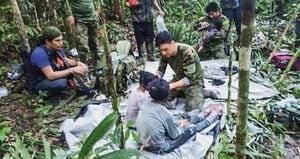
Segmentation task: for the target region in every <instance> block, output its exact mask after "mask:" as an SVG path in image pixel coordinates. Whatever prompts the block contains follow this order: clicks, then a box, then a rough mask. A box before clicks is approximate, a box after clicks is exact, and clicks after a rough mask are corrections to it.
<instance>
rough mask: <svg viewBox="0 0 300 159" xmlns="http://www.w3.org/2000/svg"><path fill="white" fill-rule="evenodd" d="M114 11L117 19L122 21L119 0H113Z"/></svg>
mask: <svg viewBox="0 0 300 159" xmlns="http://www.w3.org/2000/svg"><path fill="white" fill-rule="evenodd" d="M114 11H115V16H116V18H117V20H119V21H122V15H121V7H120V0H114Z"/></svg>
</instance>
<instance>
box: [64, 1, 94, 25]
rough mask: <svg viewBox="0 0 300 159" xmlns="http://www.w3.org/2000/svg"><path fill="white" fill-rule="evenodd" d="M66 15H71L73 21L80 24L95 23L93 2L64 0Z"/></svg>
mask: <svg viewBox="0 0 300 159" xmlns="http://www.w3.org/2000/svg"><path fill="white" fill-rule="evenodd" d="M66 5H67V6H66V7H67V9H68V14H69V15H73V16H74V17H75V20H76V21H78V22H82V23H95V22H96V20H97V18H96V11H95V4H94V1H93V0H66Z"/></svg>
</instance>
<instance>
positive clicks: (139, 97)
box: [126, 71, 155, 121]
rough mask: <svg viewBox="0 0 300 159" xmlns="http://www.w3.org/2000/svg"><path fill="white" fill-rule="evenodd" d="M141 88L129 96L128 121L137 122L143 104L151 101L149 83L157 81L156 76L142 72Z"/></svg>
mask: <svg viewBox="0 0 300 159" xmlns="http://www.w3.org/2000/svg"><path fill="white" fill-rule="evenodd" d="M139 74H140V79H139V87H138V88H137V89H135V90H133V91H132V92H131V93H130V94H129V95H128V101H127V114H126V119H127V121H129V120H134V121H135V120H136V117H137V115H138V112H139V109H140V106H141V104H142V103H143V102H145V101H147V100H150V98H149V93H148V91H147V90H146V88H147V86H148V83H149V82H151V81H152V80H154V79H155V76H154V75H153V74H152V73H150V72H146V71H140V72H139Z"/></svg>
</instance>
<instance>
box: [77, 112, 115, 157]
mask: <svg viewBox="0 0 300 159" xmlns="http://www.w3.org/2000/svg"><path fill="white" fill-rule="evenodd" d="M117 119H118V113H117V112H113V113H111V114H109V115H108V116H106V117H105V118H104V119H103V120H102V121H101V123H100V124H99V125H98V126H97V127H96V128H95V129H94V130H93V131H92V133H91V134H90V135H89V137H88V138H87V139H86V141H85V142H84V143H83V146H82V148H81V150H80V153H79V157H78V158H79V159H83V158H85V157H86V156H87V154H88V153H89V152H90V150H91V149H92V148H93V146H94V145H95V143H96V142H97V141H98V140H100V139H101V138H103V137H104V135H105V134H106V133H107V132H108V131H109V130H110V129H111V128H112V127H113V125H114V124H115V122H116V121H117Z"/></svg>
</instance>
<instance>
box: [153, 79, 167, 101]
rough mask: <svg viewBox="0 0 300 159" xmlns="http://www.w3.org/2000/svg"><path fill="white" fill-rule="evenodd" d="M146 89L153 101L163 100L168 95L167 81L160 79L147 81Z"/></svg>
mask: <svg viewBox="0 0 300 159" xmlns="http://www.w3.org/2000/svg"><path fill="white" fill-rule="evenodd" d="M148 87H149V88H148V91H149V94H150V96H151V98H152V99H154V100H155V101H164V100H166V99H167V97H168V95H169V83H168V82H167V81H166V80H164V79H162V78H156V79H154V80H153V81H151V82H150V83H149V86H148Z"/></svg>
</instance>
